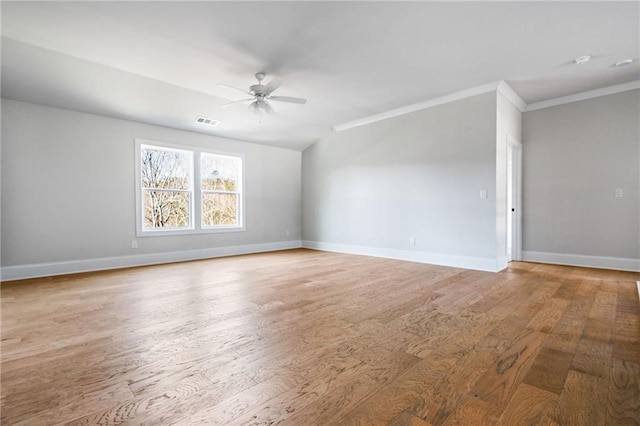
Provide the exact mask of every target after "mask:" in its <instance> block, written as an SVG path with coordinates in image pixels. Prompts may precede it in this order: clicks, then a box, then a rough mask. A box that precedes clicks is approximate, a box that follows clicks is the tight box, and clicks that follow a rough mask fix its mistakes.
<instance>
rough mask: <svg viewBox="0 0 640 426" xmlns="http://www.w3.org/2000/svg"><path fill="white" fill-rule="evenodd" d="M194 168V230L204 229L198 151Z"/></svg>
mask: <svg viewBox="0 0 640 426" xmlns="http://www.w3.org/2000/svg"><path fill="white" fill-rule="evenodd" d="M193 167H194V174H193V186H194V190H193V204H194V208H193V224H194V228H195V229H198V230H200V229H202V193H201V188H200V185H201V182H202V180H201V179H200V174H201V167H200V151H196V152H194V155H193Z"/></svg>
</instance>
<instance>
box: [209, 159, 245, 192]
mask: <svg viewBox="0 0 640 426" xmlns="http://www.w3.org/2000/svg"><path fill="white" fill-rule="evenodd" d="M240 161H241V159H240V158H234V157H226V156H221V155H214V154H204V153H203V154H202V156H201V175H202V176H201V178H202V184H201V185H202V186H201V187H202V189H203V190H213V191H234V192H235V191H239V190H240V172H241V171H240Z"/></svg>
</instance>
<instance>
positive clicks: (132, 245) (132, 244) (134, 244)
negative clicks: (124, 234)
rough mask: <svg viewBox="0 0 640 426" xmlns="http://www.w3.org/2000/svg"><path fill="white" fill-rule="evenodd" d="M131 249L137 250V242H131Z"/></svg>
mask: <svg viewBox="0 0 640 426" xmlns="http://www.w3.org/2000/svg"><path fill="white" fill-rule="evenodd" d="M131 248H132V249H137V248H138V241H137V240H133V241H131Z"/></svg>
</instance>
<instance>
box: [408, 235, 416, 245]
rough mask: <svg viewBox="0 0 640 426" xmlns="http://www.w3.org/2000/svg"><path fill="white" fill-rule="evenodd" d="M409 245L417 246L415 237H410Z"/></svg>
mask: <svg viewBox="0 0 640 426" xmlns="http://www.w3.org/2000/svg"><path fill="white" fill-rule="evenodd" d="M409 244H411V245H412V246H415V245H416V237H413V236H411V237H409Z"/></svg>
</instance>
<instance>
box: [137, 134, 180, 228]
mask: <svg viewBox="0 0 640 426" xmlns="http://www.w3.org/2000/svg"><path fill="white" fill-rule="evenodd" d="M140 158H141V165H140V166H141V167H140V172H141V173H140V174H141V179H142V182H141V184H142V191H143V208H144V226H145V228H153V229H157V228H187V227H189V226H190V221H191V215H190V211H191V208H190V206H191V179H192V176H191V163H192V160H191V155H190V153H189V152H186V151H180V150H169V149H154V148H151V147H146V146H142V147H141V152H140Z"/></svg>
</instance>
